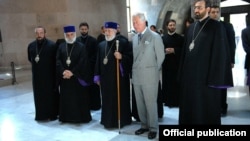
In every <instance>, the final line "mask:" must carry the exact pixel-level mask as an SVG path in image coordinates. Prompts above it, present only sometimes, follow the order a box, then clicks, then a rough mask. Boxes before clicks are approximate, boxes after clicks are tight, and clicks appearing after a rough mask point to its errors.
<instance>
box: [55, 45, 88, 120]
mask: <svg viewBox="0 0 250 141" xmlns="http://www.w3.org/2000/svg"><path fill="white" fill-rule="evenodd" d="M68 56H70V60H71V63H70V65H69V66H68V65H67V64H66V59H67V57H68ZM56 59H57V62H56V63H57V64H56V65H57V72H58V76H59V87H60V110H59V121H61V122H89V121H91V120H92V117H91V115H90V107H89V93H88V91H87V89H86V87H85V86H82V85H81V84H80V82H79V79H81V80H84V81H85V82H86V83H89V82H90V81H91V79H92V76H91V71H90V65H89V61H88V60H87V52H86V50H85V46H84V45H83V44H82V43H80V42H74V44H66V43H65V42H64V43H61V44H60V46H59V48H58V50H57V56H56ZM64 70H70V71H71V72H72V73H73V76H72V77H71V78H70V79H63V75H62V74H63V71H64Z"/></svg>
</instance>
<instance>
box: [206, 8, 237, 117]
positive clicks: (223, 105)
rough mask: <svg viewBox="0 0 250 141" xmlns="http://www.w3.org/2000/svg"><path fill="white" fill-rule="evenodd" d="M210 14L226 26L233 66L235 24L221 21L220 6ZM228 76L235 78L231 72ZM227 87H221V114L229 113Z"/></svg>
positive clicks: (212, 9)
mask: <svg viewBox="0 0 250 141" xmlns="http://www.w3.org/2000/svg"><path fill="white" fill-rule="evenodd" d="M209 16H210V18H211V19H214V20H218V21H219V22H220V23H221V24H222V26H223V27H224V29H225V31H226V35H225V36H226V38H227V44H228V47H229V50H230V61H231V64H230V66H231V67H232V68H233V67H234V63H235V59H234V57H235V49H236V44H235V32H234V28H233V25H232V24H231V23H228V22H225V21H221V20H220V7H219V6H216V5H215V6H212V7H211V10H210V12H209ZM227 77H229V78H230V77H231V78H230V79H232V78H233V74H232V73H231V74H229V75H228V76H227ZM227 108H228V104H227V89H221V116H222V117H223V116H226V115H227Z"/></svg>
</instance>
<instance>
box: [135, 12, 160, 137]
mask: <svg viewBox="0 0 250 141" xmlns="http://www.w3.org/2000/svg"><path fill="white" fill-rule="evenodd" d="M132 20H133V26H134V29H135V30H136V32H137V35H135V36H134V37H133V40H132V45H133V55H134V56H133V58H134V61H133V68H132V83H133V85H134V91H135V97H136V103H137V108H138V114H139V118H140V120H141V128H140V129H138V130H136V131H135V134H136V135H140V134H143V133H144V132H147V131H149V133H148V139H154V138H155V137H156V134H157V130H158V114H157V95H158V83H159V80H160V72H161V65H162V62H163V60H164V57H165V54H164V45H163V42H162V39H161V36H160V35H159V34H157V33H155V32H153V31H151V30H150V29H149V28H147V26H146V18H145V15H144V14H143V13H136V14H134V15H133V16H132Z"/></svg>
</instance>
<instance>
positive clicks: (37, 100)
mask: <svg viewBox="0 0 250 141" xmlns="http://www.w3.org/2000/svg"><path fill="white" fill-rule="evenodd" d="M35 33H36V40H35V41H33V42H31V43H30V44H29V45H28V60H29V61H30V63H31V66H32V85H33V93H34V104H35V113H36V115H35V120H37V121H41V120H43V121H44V120H55V119H57V116H58V106H59V105H58V104H59V92H58V88H57V87H56V86H57V85H56V57H55V56H56V49H57V47H56V44H55V43H54V42H53V41H51V40H49V39H47V38H46V37H45V34H46V30H45V28H44V27H41V26H38V27H36V28H35Z"/></svg>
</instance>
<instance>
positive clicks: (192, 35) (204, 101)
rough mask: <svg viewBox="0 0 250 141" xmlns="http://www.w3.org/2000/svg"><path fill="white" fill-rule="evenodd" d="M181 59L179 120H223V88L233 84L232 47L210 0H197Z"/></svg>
mask: <svg viewBox="0 0 250 141" xmlns="http://www.w3.org/2000/svg"><path fill="white" fill-rule="evenodd" d="M193 6H194V7H193V8H194V14H195V15H194V16H195V18H196V19H197V21H196V22H195V23H193V24H192V25H190V27H189V29H188V31H187V35H185V41H184V48H183V53H182V56H181V62H180V73H179V80H180V86H181V89H180V90H181V92H180V105H179V124H181V125H187V124H189V125H190V124H193V125H194V124H196V125H205V124H213V125H220V124H221V115H220V114H221V110H220V94H221V89H220V88H228V87H232V79H231V80H229V79H230V78H228V77H227V75H228V73H232V72H231V71H232V69H231V66H230V63H231V62H230V55H229V47H227V45H226V44H225V43H226V41H225V30H224V29H223V27H222V25H221V24H220V23H219V22H218V21H215V20H212V19H210V18H209V16H208V12H209V11H210V6H211V5H210V1H209V0H195V1H194V5H193Z"/></svg>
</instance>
